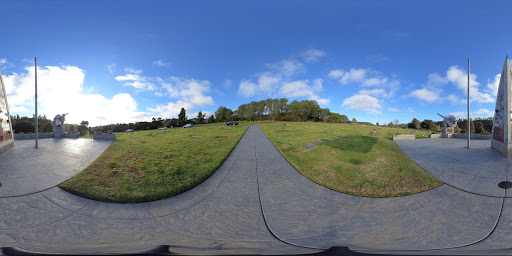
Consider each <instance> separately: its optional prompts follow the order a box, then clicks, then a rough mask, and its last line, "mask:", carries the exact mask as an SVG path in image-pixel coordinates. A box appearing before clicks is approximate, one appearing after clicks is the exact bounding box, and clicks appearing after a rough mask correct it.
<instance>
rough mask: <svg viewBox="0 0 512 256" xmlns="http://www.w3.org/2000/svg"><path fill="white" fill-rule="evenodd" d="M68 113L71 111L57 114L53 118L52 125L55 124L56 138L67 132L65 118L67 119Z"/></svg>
mask: <svg viewBox="0 0 512 256" xmlns="http://www.w3.org/2000/svg"><path fill="white" fill-rule="evenodd" d="M67 114H69V113H66V114H62V115H58V114H57V115H56V116H55V117H54V118H53V121H52V126H53V136H54V137H55V138H60V137H62V136H63V135H64V133H65V129H64V120H65V119H66V115H67Z"/></svg>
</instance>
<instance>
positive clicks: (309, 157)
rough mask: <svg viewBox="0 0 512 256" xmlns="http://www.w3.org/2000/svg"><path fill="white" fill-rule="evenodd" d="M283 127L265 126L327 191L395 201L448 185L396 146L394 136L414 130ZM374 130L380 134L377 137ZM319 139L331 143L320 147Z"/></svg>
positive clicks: (310, 125)
mask: <svg viewBox="0 0 512 256" xmlns="http://www.w3.org/2000/svg"><path fill="white" fill-rule="evenodd" d="M281 124H282V122H275V123H269V122H267V123H261V125H260V127H261V129H262V130H263V131H264V132H265V134H266V135H267V136H268V137H269V139H270V140H271V141H272V143H273V144H274V145H275V146H276V148H277V149H278V150H279V151H280V152H281V153H282V154H283V156H284V157H285V158H286V159H287V160H288V161H289V162H290V163H291V164H292V165H293V166H294V167H295V168H296V169H297V170H298V171H299V172H300V173H302V174H303V175H304V176H305V177H307V178H308V179H310V180H312V181H314V182H316V183H318V184H320V185H323V186H325V187H327V188H330V189H333V190H336V191H340V192H343V193H348V194H353V195H361V196H370V197H393V196H404V195H410V194H414V193H418V192H421V191H425V190H428V189H432V188H434V187H437V186H439V185H441V184H442V182H441V181H439V180H437V179H436V178H434V177H433V176H431V175H430V174H428V173H427V172H425V171H424V170H422V169H421V168H420V167H419V166H418V165H416V164H415V163H414V162H413V161H412V160H411V159H410V158H409V157H407V155H405V153H404V152H403V151H402V150H401V149H400V148H398V146H397V145H396V144H395V143H394V142H393V140H392V135H393V134H395V133H400V134H411V133H414V130H409V129H396V128H383V127H372V126H356V125H345V124H327V127H328V128H327V131H326V130H325V124H324V123H312V122H309V123H290V126H289V127H286V128H284V129H283V128H282V126H281ZM373 129H376V130H377V135H375V136H373V135H372V134H371V131H372V130H373ZM342 136H343V138H340V137H342ZM337 137H338V138H339V139H335V140H329V139H334V138H337ZM416 137H417V138H428V132H426V131H418V132H417V133H416ZM319 140H325V142H323V143H315V141H319ZM305 143H313V144H315V145H316V146H318V147H319V148H317V149H313V150H310V149H307V148H305V147H303V146H302V145H301V144H305Z"/></svg>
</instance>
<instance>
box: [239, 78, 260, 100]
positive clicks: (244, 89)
mask: <svg viewBox="0 0 512 256" xmlns="http://www.w3.org/2000/svg"><path fill="white" fill-rule="evenodd" d="M257 92H258V85H257V84H255V83H253V82H251V81H242V82H241V83H240V86H239V87H238V95H240V96H242V97H245V98H248V97H251V96H254V95H255V94H256V93H257Z"/></svg>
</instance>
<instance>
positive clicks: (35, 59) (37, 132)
mask: <svg viewBox="0 0 512 256" xmlns="http://www.w3.org/2000/svg"><path fill="white" fill-rule="evenodd" d="M34 67H35V74H36V76H35V80H36V96H35V102H36V148H39V147H38V139H39V127H38V126H39V121H38V120H37V119H38V116H37V58H34Z"/></svg>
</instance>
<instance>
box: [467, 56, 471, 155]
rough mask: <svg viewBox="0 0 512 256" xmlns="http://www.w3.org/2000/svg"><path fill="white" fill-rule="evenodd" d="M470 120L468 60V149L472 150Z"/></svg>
mask: <svg viewBox="0 0 512 256" xmlns="http://www.w3.org/2000/svg"><path fill="white" fill-rule="evenodd" d="M470 122H471V121H470V119H469V59H468V132H467V134H468V148H471V144H470V140H471V124H470Z"/></svg>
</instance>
